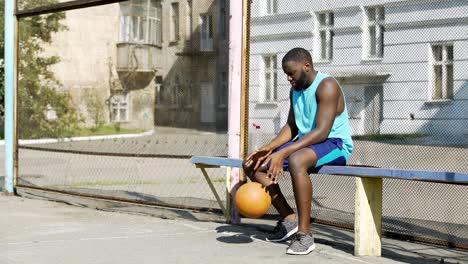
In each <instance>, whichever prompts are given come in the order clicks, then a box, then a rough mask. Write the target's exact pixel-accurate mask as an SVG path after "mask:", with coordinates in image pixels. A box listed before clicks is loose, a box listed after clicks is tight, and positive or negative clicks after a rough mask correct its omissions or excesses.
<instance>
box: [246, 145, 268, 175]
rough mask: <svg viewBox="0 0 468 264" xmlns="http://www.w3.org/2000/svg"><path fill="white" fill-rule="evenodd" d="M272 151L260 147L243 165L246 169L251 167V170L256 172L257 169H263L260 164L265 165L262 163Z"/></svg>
mask: <svg viewBox="0 0 468 264" xmlns="http://www.w3.org/2000/svg"><path fill="white" fill-rule="evenodd" d="M271 152H273V149H271V148H270V147H268V146H264V147H261V148H260V149H258V150H256V151H254V152H252V153H251V154H250V155H249V156H248V157H247V158H246V159H245V165H246V166H247V167H252V166H253V170H254V171H256V170H257V169H258V168H261V169H263V166H262V164H266V163H264V162H263V161H264V160H265V159H266V158H268V156H270V154H271Z"/></svg>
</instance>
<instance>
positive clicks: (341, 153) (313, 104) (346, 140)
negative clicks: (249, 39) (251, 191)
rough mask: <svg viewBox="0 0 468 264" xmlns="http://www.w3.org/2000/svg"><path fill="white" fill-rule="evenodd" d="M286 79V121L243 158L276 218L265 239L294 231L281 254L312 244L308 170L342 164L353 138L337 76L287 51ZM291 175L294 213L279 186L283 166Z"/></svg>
mask: <svg viewBox="0 0 468 264" xmlns="http://www.w3.org/2000/svg"><path fill="white" fill-rule="evenodd" d="M282 66H283V71H284V73H285V74H286V75H287V78H288V81H289V82H290V83H291V86H292V88H291V89H290V108H289V115H288V120H287V122H286V124H285V125H284V126H283V128H282V129H281V131H280V133H279V134H278V136H276V137H275V138H274V139H273V140H272V141H271V142H270V143H269V144H267V145H265V146H263V147H261V148H260V149H258V150H256V151H254V152H253V153H252V154H250V155H249V156H248V157H247V158H246V159H245V160H244V163H243V167H244V171H245V172H246V174H247V175H248V177H249V178H250V179H251V180H252V181H256V182H259V183H261V184H262V185H264V186H266V187H267V189H268V190H269V193H270V195H271V198H272V204H273V206H274V207H275V208H276V209H277V210H278V212H279V214H280V216H281V218H282V220H281V221H279V222H278V224H277V226H276V228H275V230H274V233H273V234H272V236H271V237H268V238H267V240H269V241H284V240H286V239H287V238H288V237H290V236H291V235H294V237H293V239H292V243H291V245H290V246H289V247H288V249H287V251H286V253H288V254H296V255H305V254H309V253H310V252H311V251H312V250H313V249H314V248H315V244H314V239H313V237H312V235H311V232H310V212H311V206H312V204H311V202H312V183H311V180H310V178H309V174H310V173H312V172H316V171H318V170H319V169H320V167H322V166H323V165H346V162H347V161H348V159H349V157H350V155H351V152H352V150H353V143H352V140H351V128H350V125H349V120H348V113H347V109H346V103H345V98H344V95H343V91H342V89H341V87H340V86H339V84H338V83H337V81H336V80H335V79H334V78H333V77H331V76H330V75H328V74H325V73H322V72H318V71H315V69H314V67H313V65H312V57H311V55H310V53H309V52H308V51H307V50H305V49H302V48H294V49H292V50H290V51H289V52H288V53H287V54H286V55H285V56H284V58H283V61H282ZM284 170H288V171H289V172H290V174H291V178H292V185H293V191H294V198H295V201H296V206H297V216H296V214H295V213H294V211H293V209H292V208H291V207H290V206H289V205H288V203H287V201H286V199H285V197H284V196H283V194H282V193H281V191H280V188H279V185H278V179H279V177H281V176H282V175H283V171H284Z"/></svg>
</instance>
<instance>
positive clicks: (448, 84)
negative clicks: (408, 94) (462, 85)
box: [428, 42, 454, 102]
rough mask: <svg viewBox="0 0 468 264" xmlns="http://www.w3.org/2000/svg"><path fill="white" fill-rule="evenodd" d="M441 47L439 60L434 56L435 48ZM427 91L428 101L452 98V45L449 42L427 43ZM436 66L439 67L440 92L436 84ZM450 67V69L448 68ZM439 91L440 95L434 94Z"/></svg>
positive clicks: (449, 99)
mask: <svg viewBox="0 0 468 264" xmlns="http://www.w3.org/2000/svg"><path fill="white" fill-rule="evenodd" d="M436 47H440V48H441V54H440V60H439V59H437V58H436V54H435V48H436ZM449 48H450V50H451V58H449ZM428 61H429V67H428V68H429V83H430V85H429V92H428V101H429V102H438V101H451V100H453V99H454V97H453V96H454V91H453V89H454V76H453V73H454V63H453V62H454V45H453V43H451V42H442V43H441V42H439V43H430V44H429V60H428ZM436 67H440V68H441V72H440V74H441V76H440V80H441V84H440V85H441V87H440V92H438V91H437V90H439V89H438V88H437V87H436V86H437V76H436V73H435V72H436V70H435V69H436ZM449 69H451V70H449ZM437 93H440V95H436V94H437Z"/></svg>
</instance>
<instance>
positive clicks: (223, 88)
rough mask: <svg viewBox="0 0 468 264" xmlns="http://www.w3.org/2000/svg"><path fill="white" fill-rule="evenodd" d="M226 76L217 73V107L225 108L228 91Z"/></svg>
mask: <svg viewBox="0 0 468 264" xmlns="http://www.w3.org/2000/svg"><path fill="white" fill-rule="evenodd" d="M228 89H229V88H228V74H227V72H220V73H219V85H218V107H219V108H226V107H227V104H228V98H229V90H228Z"/></svg>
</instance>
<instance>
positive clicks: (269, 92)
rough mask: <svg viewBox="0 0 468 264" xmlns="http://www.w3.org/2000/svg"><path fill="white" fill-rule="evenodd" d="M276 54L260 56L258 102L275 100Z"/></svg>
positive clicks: (276, 96)
mask: <svg viewBox="0 0 468 264" xmlns="http://www.w3.org/2000/svg"><path fill="white" fill-rule="evenodd" d="M276 66H277V64H276V55H266V56H263V57H262V62H261V75H262V76H261V78H260V94H259V101H260V102H270V101H276V100H277V99H278V94H277V89H276V88H277V73H276Z"/></svg>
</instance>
